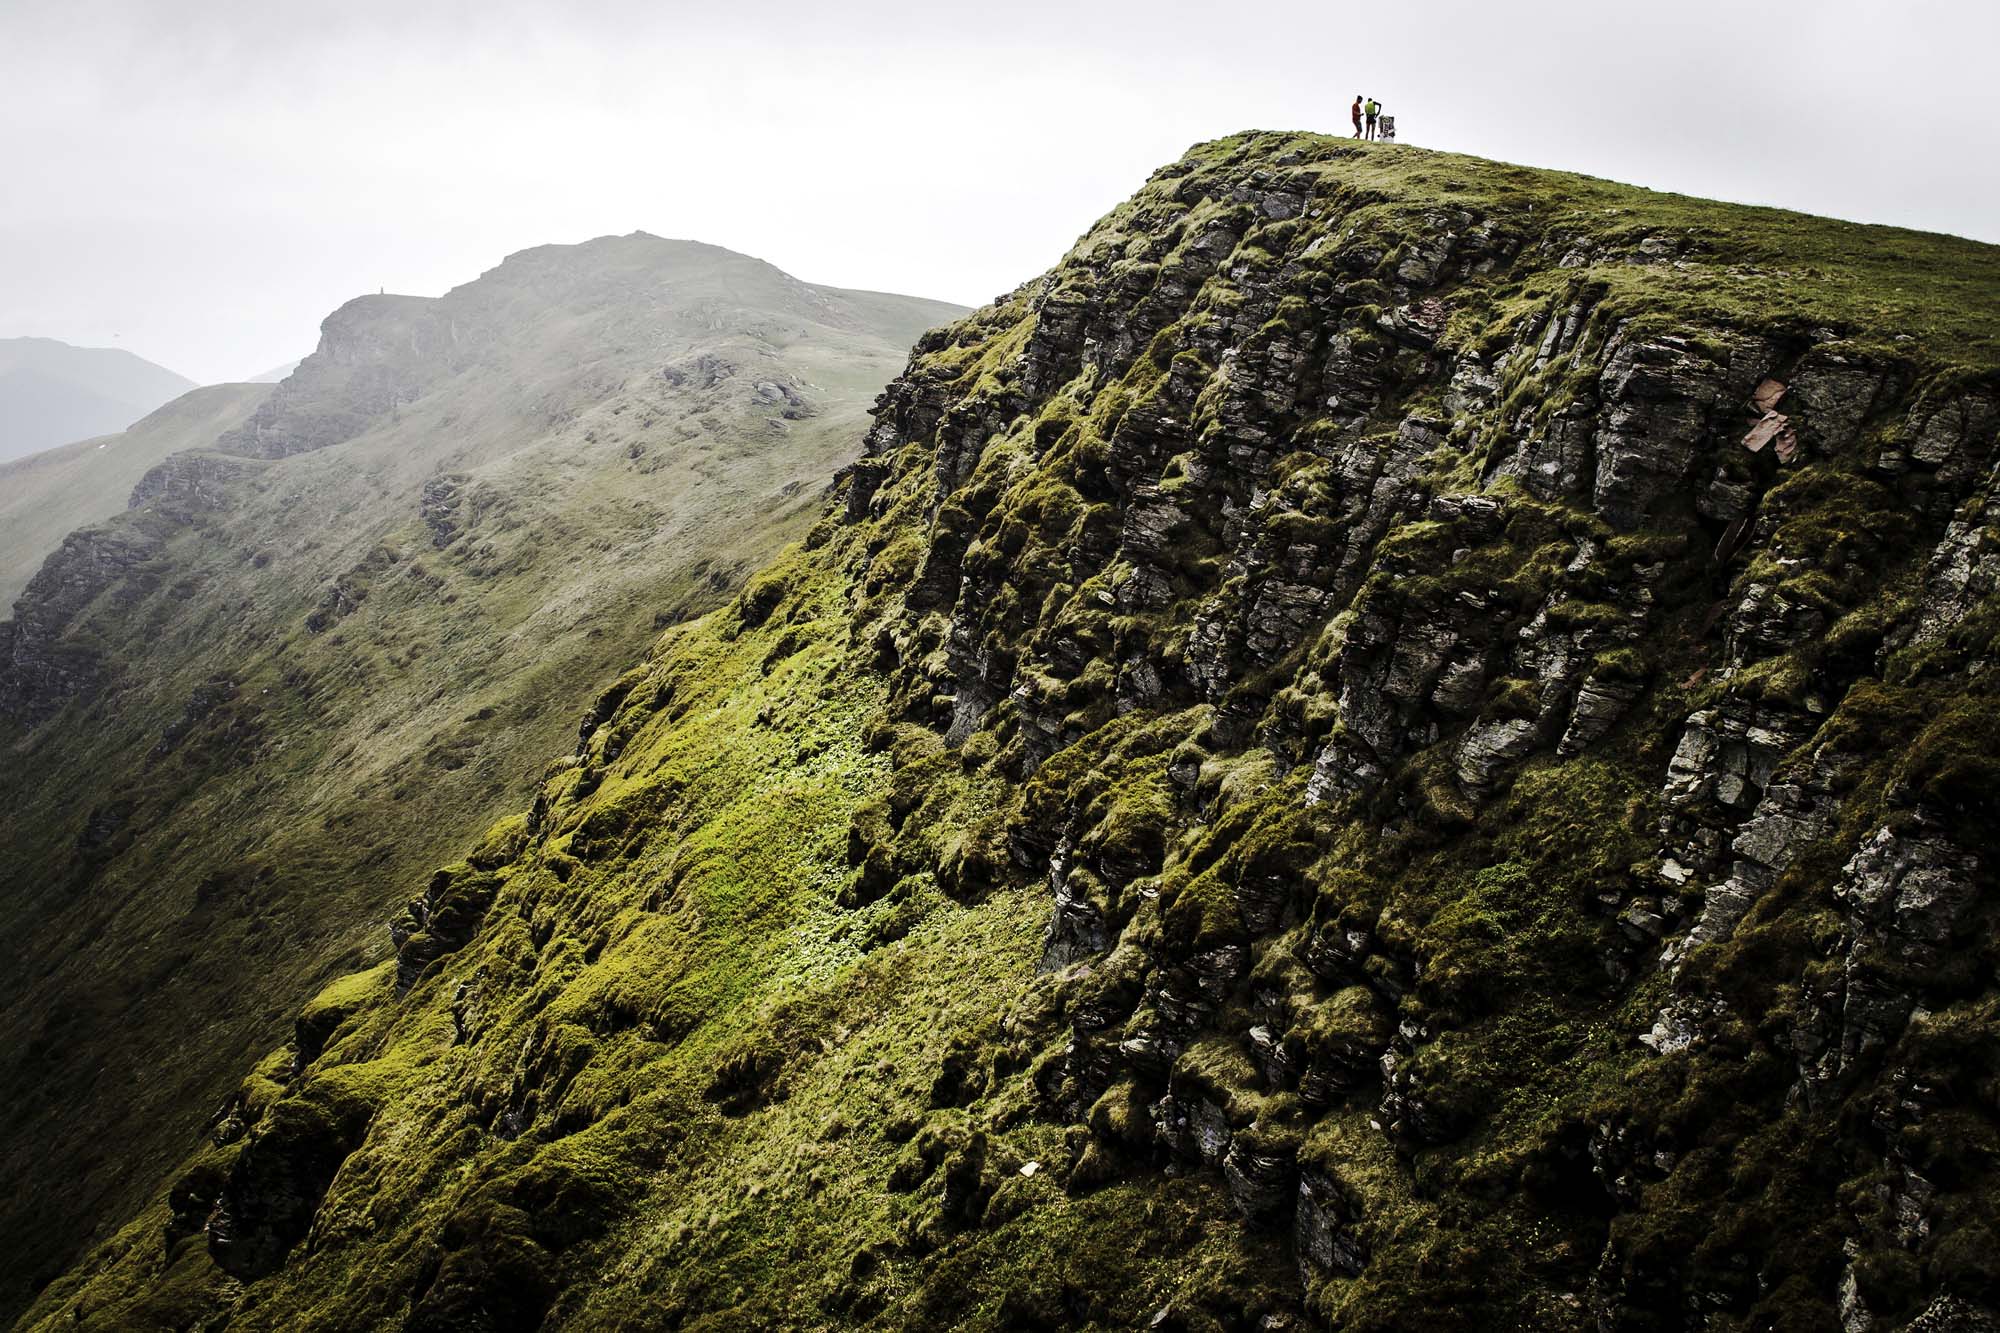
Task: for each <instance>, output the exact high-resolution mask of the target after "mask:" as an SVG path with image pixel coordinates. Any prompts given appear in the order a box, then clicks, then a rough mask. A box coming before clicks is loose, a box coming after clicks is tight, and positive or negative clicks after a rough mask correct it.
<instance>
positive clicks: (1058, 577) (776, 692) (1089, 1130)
mask: <svg viewBox="0 0 2000 1333" xmlns="http://www.w3.org/2000/svg"><path fill="white" fill-rule="evenodd" d="M1996 292H2000V250H1995V249H1993V248H1991V247H1985V246H1979V245H1974V244H1971V243H1968V242H1961V241H1955V240H1950V239H1947V238H1941V237H1932V236H1920V235H1915V234H1912V233H1907V232H1897V231H1890V230H1885V229H1879V228H1865V227H1858V226H1851V225H1848V224H1845V223H1838V222H1831V221H1826V220H1821V219H1812V218H1806V217H1800V216H1797V215H1793V214H1786V213H1779V212H1774V211H1768V210H1759V209H1750V208H1740V207H1731V206H1725V205H1720V204H1713V203H1705V202H1701V201H1696V200H1689V199H1683V198H1676V197H1672V196H1663V195H1657V194H1652V193H1648V192H1646V191H1642V190H1636V189H1632V188H1629V187H1624V186H1619V185H1613V184H1609V183H1606V182H1601V181H1595V180H1589V179H1583V178H1578V177H1574V176H1565V175H1559V174H1554V173H1548V172H1539V171H1531V170H1527V169H1524V168H1518V167H1511V166H1504V165H1500V164H1495V163H1490V162H1482V161H1477V160H1472V159H1467V158H1461V157H1454V156H1449V155H1443V154H1429V153H1422V152H1417V151H1412V150H1410V149H1407V148H1398V147H1396V146H1393V145H1366V146H1364V145H1356V144H1352V143H1348V142H1343V141H1340V140H1331V139H1325V138H1320V137H1314V136H1304V135H1281V134H1250V135H1242V136H1238V137H1235V138H1232V139H1227V140H1223V141H1220V142H1217V143H1212V144H1205V145H1201V146H1199V147H1197V148H1195V149H1193V150H1192V151H1190V152H1189V153H1188V155H1187V156H1186V157H1184V158H1183V159H1182V160H1181V161H1179V162H1177V163H1174V164H1173V165H1171V166H1169V167H1167V168H1165V169H1163V170H1162V171H1160V172H1158V173H1156V175H1155V176H1154V177H1153V178H1152V180H1150V181H1149V182H1148V183H1147V184H1146V185H1145V186H1144V188H1143V189H1141V190H1140V191H1139V193H1138V194H1137V195H1135V196H1134V197H1133V198H1132V199H1131V200H1130V201H1129V202H1127V203H1126V204H1124V205H1122V206H1120V207H1119V208H1118V209H1116V210H1115V211H1113V212H1112V213H1111V214H1110V215H1109V216H1107V217H1106V218H1105V219H1104V220H1103V221H1101V222H1100V223H1099V224H1098V225H1097V226H1096V227H1094V228H1093V229H1092V230H1091V231H1090V232H1089V233H1088V234H1087V235H1086V236H1085V237H1084V238H1083V239H1082V240H1081V241H1080V242H1079V243H1078V244H1077V246H1076V247H1075V248H1074V249H1073V250H1072V251H1071V252H1070V254H1069V255H1068V256H1067V257H1065V258H1064V259H1063V260H1062V261H1061V262H1060V263H1059V264H1057V266H1056V267H1055V268H1053V269H1051V270H1050V271H1049V272H1048V273H1047V274H1045V275H1044V276H1042V277H1040V278H1037V279H1035V280H1034V281H1032V282H1029V283H1028V284H1026V285H1025V286H1023V287H1021V288H1020V289H1019V290H1018V291H1016V292H1014V293H1012V294H1011V295H1009V296H1007V297H1005V298H1003V299H1001V300H999V301H997V302H996V303H994V304H993V305H991V306H989V307H987V308H985V309H982V310H980V311H978V312H975V313H974V314H972V315H970V316H968V317H966V318H964V319H962V320H960V321H959V322H957V323H955V324H952V325H950V326H948V327H945V328H942V329H939V330H936V331H934V332H931V333H928V334H926V335H924V336H923V338H922V339H921V340H920V341H919V342H918V343H917V344H916V347H915V350H914V353H913V354H912V356H911V357H910V360H909V363H908V365H907V368H906V369H905V371H904V373H903V374H902V375H901V377H900V378H898V379H897V380H896V381H895V382H894V383H893V384H892V385H891V386H890V388H889V389H888V391H887V392H886V393H885V394H884V395H883V397H882V398H881V400H880V401H879V402H878V404H877V406H876V408H875V411H874V421H873V425H872V426H870V427H868V428H867V429H866V431H865V434H863V435H861V436H859V437H857V439H858V440H859V441H860V442H861V444H862V446H863V447H862V450H861V456H860V457H859V459H858V460H857V461H855V462H853V463H852V464H851V465H850V466H848V467H846V468H844V469H843V470H842V471H841V472H840V474H839V479H838V481H837V484H836V486H835V488H834V490H833V493H832V495H831V496H830V497H829V498H828V500H827V502H826V503H825V504H824V505H823V506H821V507H819V509H818V511H817V514H816V517H815V518H814V521H813V522H812V525H811V527H810V529H809V531H807V532H806V534H805V536H804V540H803V541H802V542H801V543H800V544H798V545H797V546H795V547H793V548H791V549H790V550H788V551H787V552H786V553H785V554H783V555H781V556H780V557H778V558H777V559H776V560H774V561H772V562H770V563H768V564H766V565H765V566H764V567H763V568H762V569H761V571H760V572H758V573H756V574H755V575H753V576H752V577H750V578H749V580H748V581H747V583H746V584H745V585H744V586H743V587H742V589H741V591H740V592H738V593H737V594H735V595H734V597H733V598H731V599H730V601H729V602H728V604H727V605H726V606H724V607H721V608H719V609H717V610H715V611H712V612H710V613H709V614H707V615H705V616H702V617H699V618H697V619H693V620H690V621H688V622H686V623H683V624H679V625H676V626H674V627H672V628H670V629H669V630H668V631H667V632H666V633H665V634H664V635H662V637H661V638H660V640H659V642H658V643H657V644H656V645H655V646H654V648H653V649H652V651H651V652H650V653H649V654H648V655H647V656H645V657H644V658H643V659H641V660H638V661H637V662H636V664H635V665H633V666H632V667H631V668H630V669H629V670H628V671H627V672H626V673H625V674H624V675H622V676H621V677H619V678H618V680H617V681H616V683H615V684H613V685H612V686H611V687H610V688H609V689H607V690H606V691H604V693H603V694H602V695H601V696H600V697H599V698H598V700H597V702H596V704H595V705H594V706H593V707H592V708H591V709H590V711H589V712H588V713H587V715H586V716H585V718H584V720H583V723H582V725H581V727H580V729H579V731H578V733H577V736H576V741H575V744H574V745H573V746H570V747H568V748H567V749H566V750H565V751H564V753H562V754H561V756H560V757H558V758H557V759H555V760H554V761H553V762H552V763H550V764H549V766H548V767H547V769H546V770H545V771H544V773H543V775H542V780H541V782H540V783H539V786H538V787H537V789H536V790H535V791H534V793H533V794H532V798H531V799H530V800H527V801H524V802H522V805H521V808H520V810H519V812H518V813H516V814H514V815H512V816H509V817H507V818H505V819H502V820H500V821H499V822H497V823H496V824H494V825H493V827H492V828H491V830H490V831H489V832H488V833H487V834H486V835H485V836H484V837H482V838H479V839H476V840H469V841H467V842H465V843H464V844H462V848H461V851H462V855H461V857H460V858H459V859H455V860H452V861H450V862H448V863H447V864H445V865H443V866H442V867H441V868H440V869H438V870H437V871H436V872H435V873H434V874H432V875H430V876H429V877H428V878H422V879H420V878H416V877H412V878H410V879H409V880H407V881H405V883H404V889H405V894H406V897H407V906H406V907H405V908H403V909H402V910H401V911H400V912H399V913H398V914H397V916H396V918H395V920H394V923H393V925H392V926H391V928H390V931H389V939H390V940H391V941H392V942H393V946H394V951H395V952H394V955H393V956H392V957H384V958H382V959H381V960H380V961H379V962H375V963H374V965H373V966H372V967H369V968H366V969H365V970H359V971H356V972H354V973H353V974H352V975H349V976H346V977H343V978H341V979H339V980H337V981H335V982H334V983H333V984H332V985H330V986H329V987H328V988H327V989H325V990H324V991H322V992H321V993H320V994H319V995H318V996H317V998H314V999H312V1000H311V1001H310V1002H308V1003H306V1004H304V1005H303V1006H301V1007H299V1008H297V1009H296V1011H295V1015H296V1016H295V1020H294V1024H293V1031H292V1035H291V1040H290V1041H289V1042H288V1043H287V1044H285V1045H283V1046H281V1047H278V1048H277V1049H274V1050H272V1051H271V1053H270V1054H269V1055H268V1056H266V1057H265V1058H264V1059H263V1060H262V1061H261V1062H259V1063H257V1064H256V1065H255V1066H254V1067H253V1068H251V1069H250V1071H249V1073H248V1076H247V1077H245V1078H244V1079H243V1080H242V1081H241V1082H240V1084H238V1085H237V1087H236V1089H235V1091H234V1092H233V1093H231V1094H230V1095H229V1096H228V1097H227V1098H226V1099H224V1100H222V1101H221V1103H220V1105H219V1106H218V1107H215V1108H213V1114H212V1116H210V1117H209V1118H208V1119H207V1120H206V1125H205V1127H204V1128H200V1129H199V1130H197V1126H196V1125H195V1123H194V1120H195V1119H196V1117H193V1116H189V1115H187V1114H186V1112H185V1110H183V1111H182V1112H181V1115H180V1120H179V1123H180V1124H181V1125H182V1126H184V1128H185V1133H184V1135H183V1137H182V1138H181V1140H180V1142H181V1143H182V1144H183V1145H184V1147H185V1150H186V1153H187V1155H186V1158H185V1160H184V1161H183V1163H182V1164H181V1165H180V1167H179V1168H178V1169H177V1170H176V1171H175V1172H174V1173H173V1175H172V1176H171V1178H170V1180H169V1181H168V1182H166V1183H164V1184H163V1185H162V1186H161V1187H160V1188H159V1189H158V1190H156V1191H155V1192H154V1194H153V1196H152V1199H151V1201H150V1203H149V1204H148V1205H147V1206H146V1208H145V1209H144V1210H143V1211H141V1212H140V1213H139V1214H138V1215H137V1216H136V1217H135V1218H134V1219H133V1220H132V1221H131V1222H130V1224H129V1225H128V1226H126V1227H125V1229H124V1230H122V1231H121V1232H119V1233H118V1234H117V1236H116V1237H114V1238H112V1239H110V1240H108V1241H107V1242H105V1243H104V1244H103V1245H102V1246H100V1247H99V1248H98V1249H97V1250H96V1251H95V1252H94V1253H92V1254H90V1255H89V1256H88V1257H86V1258H85V1259H84V1261H83V1262H82V1263H81V1264H79V1265H78V1266H77V1267H76V1268H75V1269H74V1270H73V1271H72V1272H71V1273H69V1274H68V1275H67V1276H64V1277H62V1278H61V1279H59V1280H57V1281H55V1282H53V1283H52V1284H50V1285H49V1286H48V1287H47V1288H46V1289H45V1290H43V1291H42V1293H41V1295H40V1296H39V1298H38V1300H37V1302H36V1304H35V1305H34V1307H33V1308H32V1310H31V1311H30V1313H29V1316H28V1320H27V1326H29V1327H36V1328H48V1329H58V1328H65V1327H70V1326H72V1325H73V1324H75V1323H77V1322H82V1323H84V1324H86V1325H89V1324H92V1323H97V1324H101V1325H104V1326H158V1325H168V1326H176V1327H188V1326H202V1325H204V1324H210V1325H221V1324H227V1326H228V1327H230V1328H231V1329H289V1328H305V1327H310V1328H316V1329H353V1330H362V1329H389V1328H395V1329H404V1330H412V1331H414V1333H431V1331H434V1330H435V1331H442V1330H459V1329H523V1330H525V1329H535V1328H551V1329H553V1328H565V1329H593V1330H595V1329H635V1330H636V1329H658V1328H714V1329H719V1328H826V1327H849V1326H868V1327H896V1328H911V1329H917V1328H924V1329H929V1328H939V1327H949V1326H965V1327H974V1328H994V1329H998V1328H1043V1329H1047V1328H1066V1327H1135V1326H1142V1325H1143V1326H1146V1327H1151V1328H1156V1329H1190V1330H1192V1329H1232V1330H1234V1329H1240V1330H1251V1329H1267V1330H1268V1329H1296V1328H1305V1327H1338V1328H1343V1329H1370V1330H1392V1329H1415V1328H1538V1329H1539V1328H1547V1329H1597V1330H1641V1329H1661V1330H1664V1329H1684V1328H1688V1327H1692V1326H1697V1325H1698V1326H1700V1327H1704V1328H1716V1329H1721V1328H1729V1329H1768V1328H1799V1329H1804V1328H1830V1327H1844V1328H1847V1329H1852V1330H1863V1329H1881V1330H1888V1329H1895V1328H1904V1327H1908V1328H1917V1329H1925V1330H1935V1329H1978V1328H1986V1327H1991V1326H1992V1321H1993V1320H1994V1319H1995V1318H1996V1311H2000V1264H1996V1259H1995V1256H1996V1255H1997V1254H2000V1243H1996V1237H1997V1236H2000V1217H1996V1214H1995V1209H1996V1200H2000V1188H1996V1186H2000V1180H1996V1170H1997V1169H2000V1100H1996V1098H1995V1088H1996V1086H2000V1043H1996V1035H2000V1034H1996V1029H1995V1024H1996V1021H2000V1020H1996V1015H2000V986H1997V985H1996V974H1995V970H1994V960H1995V958H1996V957H2000V935H1996V930H1997V929H2000V900H1996V899H1995V897H1994V895H1993V893H1992V891H1991V885H1992V882H1993V881H1992V873H1991V868H1992V866H1993V865H1994V864H1995V859H1996V857H2000V840H1996V832H1995V831H1996V829H2000V770H1996V767H1995V760H1994V755H1995V754H1996V753H2000V730H1996V729H2000V707H1996V702H2000V701H1996V699H1995V685H1996V677H1995V674H1994V663H1995V661H1996V660H2000V656H1996V653H1995V641H1994V636H1995V633H1996V628H2000V603H1996V599H1995V595H1994V593H1995V588H1996V585H1997V584H2000V555H1996V553H1995V552H1996V548H1995V538H1994V534H1993V515H1994V514H1995V513H1996V512H2000V510H1996V505H2000V489H1996V488H2000V474H1996V471H1995V464H1996V434H2000V338H1996V326H1995V318H1994V313H1993V312H1994V311H1995V309H1996V306H1995V304H1994V300H1993V298H1994V295H1995V293H1996ZM398 328H399V335H398V336H399V337H401V336H403V335H402V333H401V332H400V329H401V328H402V326H401V325H399V326H398ZM409 336H410V337H411V338H413V339H416V340H417V341H420V342H422V343H423V344H424V345H425V346H436V347H439V348H442V349H450V350H441V351H440V352H439V355H440V356H457V355H459V353H458V352H457V351H456V350H455V348H454V345H453V344H452V342H451V340H450V339H448V338H445V337H444V336H443V335H442V333H441V332H439V331H438V330H437V329H435V328H432V329H430V330H429V331H426V332H415V331H412V332H411V333H410V335H409ZM475 354H476V353H475ZM688 373H689V374H690V375H692V374H693V373H694V372H693V371H692V369H690V370H689V372H688ZM277 401H278V400H277V399H276V398H274V399H273V402H274V403H275V402H277ZM288 429H289V428H288ZM305 429H306V428H305V427H299V428H298V430H305ZM314 429H316V428H314ZM258 438H259V439H270V440H281V439H282V440H290V439H295V438H300V436H299V435H298V434H297V433H296V432H295V433H292V434H282V435H281V434H280V433H278V432H276V431H267V432H265V433H263V434H261V435H259V436H258ZM285 447H289V446H285ZM470 512H477V510H476V509H474V510H473V511H470ZM587 563H588V564H589V565H590V567H591V568H592V569H594V570H597V571H600V572H606V571H608V570H609V569H610V568H611V567H612V562H610V561H608V560H606V559H604V558H602V557H597V556H593V557H591V558H589V560H588V562H587ZM386 568H387V566H384V569H386ZM371 578H372V579H373V580H374V581H375V583H374V586H378V587H379V586H382V585H383V582H384V581H385V576H384V574H382V573H379V572H378V573H374V574H372V575H371ZM371 605H372V603H371ZM507 721H508V719H504V718H503V724H505V723H506V722H507ZM379 804H383V803H382V802H378V805H379ZM284 873H285V872H284V867H283V866H281V865H277V864H273V865H272V867H271V874H272V876H273V878H272V880H270V881H269V883H271V884H272V885H273V886H274V887H273V888H272V889H265V890H256V891H252V892H251V893H250V894H249V895H248V897H247V901H251V902H257V901H258V900H257V894H258V893H263V894H266V895H269V896H267V897H265V898H264V899H263V900H262V901H261V902H259V903H258V906H257V907H256V908H255V909H254V910H259V911H265V912H273V913H275V912H277V911H279V910H281V904H282V902H283V901H285V900H284V899H283V898H280V897H278V896H276V892H275V889H276V886H280V885H282V884H283V883H284V881H283V878H282V876H283V874H284ZM241 892H243V891H242V890H237V889H231V890H229V893H231V894H237V893H241ZM218 901H224V900H222V899H218ZM226 901H227V903H228V904H229V905H228V906H226V907H223V908H220V909H216V910H226V911H242V910H250V909H247V908H246V907H242V906H238V905H237V904H238V903H240V902H244V901H246V899H245V898H238V897H229V898H227V899H226ZM378 938H379V937H378ZM46 952H47V951H46V950H43V951H42V955H43V956H46ZM245 993H257V992H255V991H246V992H245ZM68 1030H69V1031H77V1030H80V1028H79V1027H78V1026H76V1025H73V1026H72V1027H71V1028H70V1029H68ZM60 1039H61V1034H60V1033H52V1034H51V1036H50V1038H49V1040H50V1041H51V1042H55V1041H59V1040H60ZM203 1109H204V1110H208V1109H210V1108H203ZM14 1132H15V1134H16V1135H17V1136H18V1135H19V1133H20V1131H18V1130H16V1131H14Z"/></svg>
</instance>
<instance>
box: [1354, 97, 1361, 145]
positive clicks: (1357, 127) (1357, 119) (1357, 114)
mask: <svg viewBox="0 0 2000 1333" xmlns="http://www.w3.org/2000/svg"><path fill="white" fill-rule="evenodd" d="M1354 137H1355V138H1357V139H1359V138H1360V137H1361V94H1360V93H1356V94H1354Z"/></svg>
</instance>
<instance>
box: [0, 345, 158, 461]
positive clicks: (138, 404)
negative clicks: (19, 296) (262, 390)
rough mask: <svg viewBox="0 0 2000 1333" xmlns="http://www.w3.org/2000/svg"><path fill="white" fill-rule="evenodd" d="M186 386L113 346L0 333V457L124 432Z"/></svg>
mask: <svg viewBox="0 0 2000 1333" xmlns="http://www.w3.org/2000/svg"><path fill="white" fill-rule="evenodd" d="M194 387H195V385H194V381H193V380H190V379H187V378H185V377H184V376H181V375H176V374H175V373H174V372H173V371H171V370H168V369H166V368H165V367H163V366H156V365H154V364H153V363H152V362H150V361H147V360H145V359H144V358H142V357H137V356H134V355H132V353H130V352H127V351H124V350H122V349H120V348H116V347H72V346H70V345H69V344H68V343H65V342H58V341H56V340H55V339H53V338H0V462H5V461H7V460H9V459H14V458H23V457H26V456H27V455H29V454H32V453H37V452H39V451H41V450H43V449H51V448H54V447H56V446H58V445H63V444H67V443H69V442H70V441H71V440H81V439H84V438H85V437H88V436H97V435H103V434H106V433H108V432H111V431H119V430H124V429H125V428H126V427H127V426H129V425H130V424H131V423H133V422H135V421H137V420H138V419H139V418H140V417H143V416H145V415H146V414H147V413H149V412H151V411H152V410H153V409H154V408H156V407H159V406H161V405H162V404H165V403H167V402H170V401H171V400H173V399H175V398H178V397H179V396H180V395H182V394H184V393H186V392H187V391H188V390H190V389H192V388H194Z"/></svg>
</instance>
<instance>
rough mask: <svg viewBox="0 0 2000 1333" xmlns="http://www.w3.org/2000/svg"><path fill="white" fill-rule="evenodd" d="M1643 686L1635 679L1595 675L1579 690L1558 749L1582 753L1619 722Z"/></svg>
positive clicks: (1569, 753) (1560, 752) (1565, 755)
mask: <svg viewBox="0 0 2000 1333" xmlns="http://www.w3.org/2000/svg"><path fill="white" fill-rule="evenodd" d="M1642 688H1643V687H1642V686H1641V685H1639V684H1638V683H1637V682H1635V681H1628V680H1610V679H1607V678H1605V677H1601V676H1592V677H1590V678H1589V679H1588V680H1586V681H1584V682H1583V685H1582V687H1581V688H1580V689H1578V690H1577V694H1576V703H1575V704H1574V705H1573V706H1572V707H1571V709H1570V715H1569V726H1568V727H1566V728H1565V729H1564V731H1563V734H1562V739H1561V740H1560V741H1558V742H1557V743H1556V753H1557V754H1558V755H1560V756H1562V757H1563V758H1565V759H1567V758H1569V757H1570V756H1572V755H1578V754H1582V753H1583V752H1584V751H1585V750H1587V749H1589V748H1590V747H1591V746H1592V745H1594V744H1596V743H1597V741H1599V740H1600V739H1602V738H1603V736H1604V734H1605V733H1606V732H1608V731H1610V730H1611V729H1612V728H1613V727H1615V726H1617V725H1618V719H1619V718H1621V717H1623V716H1624V715H1625V710H1627V709H1628V708H1630V707H1631V706H1632V702H1633V700H1635V699H1637V698H1638V697H1639V694H1640V691H1641V690H1642Z"/></svg>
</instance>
